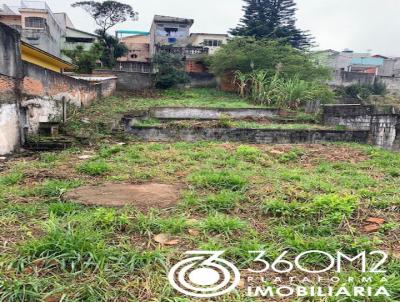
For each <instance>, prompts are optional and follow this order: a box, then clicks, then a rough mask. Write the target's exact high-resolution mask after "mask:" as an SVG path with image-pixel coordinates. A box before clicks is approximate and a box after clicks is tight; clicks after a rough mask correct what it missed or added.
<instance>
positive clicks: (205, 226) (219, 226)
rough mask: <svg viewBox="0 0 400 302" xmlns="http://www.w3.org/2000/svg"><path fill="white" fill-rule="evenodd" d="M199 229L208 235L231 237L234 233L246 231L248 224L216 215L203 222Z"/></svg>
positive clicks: (237, 219) (233, 218)
mask: <svg viewBox="0 0 400 302" xmlns="http://www.w3.org/2000/svg"><path fill="white" fill-rule="evenodd" d="M199 227H200V229H201V230H203V231H204V232H206V233H219V234H225V235H231V234H232V233H233V232H234V231H240V230H244V229H245V228H246V227H247V223H246V222H245V221H243V220H241V219H239V218H237V217H231V216H227V215H223V214H218V213H216V214H212V215H209V216H207V217H206V218H205V219H204V220H202V221H201V222H200V224H199Z"/></svg>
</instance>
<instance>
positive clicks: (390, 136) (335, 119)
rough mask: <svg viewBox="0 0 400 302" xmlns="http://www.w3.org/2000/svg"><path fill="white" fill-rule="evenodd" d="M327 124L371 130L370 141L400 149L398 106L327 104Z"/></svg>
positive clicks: (324, 114) (324, 109)
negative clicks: (378, 106) (377, 106)
mask: <svg viewBox="0 0 400 302" xmlns="http://www.w3.org/2000/svg"><path fill="white" fill-rule="evenodd" d="M323 121H324V124H325V125H340V126H346V128H347V129H352V130H365V131H369V132H370V136H369V141H370V143H371V144H373V145H377V146H379V147H382V148H385V149H390V150H399V147H400V146H399V143H398V142H397V141H400V131H398V129H399V128H400V114H399V112H398V110H397V109H396V108H393V107H383V108H376V107H374V106H364V105H325V106H324V107H323Z"/></svg>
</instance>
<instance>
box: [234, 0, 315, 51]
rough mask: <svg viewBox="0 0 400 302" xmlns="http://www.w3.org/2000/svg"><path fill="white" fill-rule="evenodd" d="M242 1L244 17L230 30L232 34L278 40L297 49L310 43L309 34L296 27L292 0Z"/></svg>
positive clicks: (294, 6) (306, 46)
mask: <svg viewBox="0 0 400 302" xmlns="http://www.w3.org/2000/svg"><path fill="white" fill-rule="evenodd" d="M244 1H245V5H244V7H243V10H244V12H245V14H244V17H243V18H242V19H241V24H239V25H238V26H237V27H236V28H235V29H232V30H231V32H230V33H231V34H232V35H234V36H249V37H255V38H257V39H262V38H268V39H273V40H280V41H282V42H283V43H288V44H290V45H292V46H293V47H295V48H299V49H305V48H308V47H309V46H311V45H312V38H311V37H310V35H309V34H308V33H307V32H304V31H301V30H300V29H298V28H296V17H295V14H296V4H295V3H294V0H244Z"/></svg>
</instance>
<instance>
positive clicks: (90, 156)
mask: <svg viewBox="0 0 400 302" xmlns="http://www.w3.org/2000/svg"><path fill="white" fill-rule="evenodd" d="M78 158H79V159H90V158H93V155H81V156H78Z"/></svg>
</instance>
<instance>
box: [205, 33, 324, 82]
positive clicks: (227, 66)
mask: <svg viewBox="0 0 400 302" xmlns="http://www.w3.org/2000/svg"><path fill="white" fill-rule="evenodd" d="M209 61H210V62H209V63H210V70H211V71H212V72H213V73H215V74H216V75H219V76H222V75H225V74H232V73H234V72H235V71H236V70H238V71H240V72H242V73H250V72H252V71H253V70H264V71H265V72H266V75H267V77H273V76H274V74H275V72H276V70H277V66H279V70H280V72H281V73H282V76H283V77H285V78H286V77H291V76H293V75H294V74H299V75H301V77H300V78H301V79H302V80H310V81H312V80H316V79H328V78H329V76H330V72H329V70H328V69H327V68H325V67H321V66H318V65H316V64H315V62H314V61H313V60H312V59H311V56H310V55H309V54H307V53H305V52H302V51H300V50H298V49H295V48H293V47H291V46H289V45H285V44H283V43H281V42H278V41H272V40H256V39H255V38H250V37H243V38H234V39H231V40H230V41H229V42H228V43H227V44H226V45H223V46H222V47H221V49H219V50H218V51H217V52H216V53H215V54H214V55H213V56H211V57H210V59H209Z"/></svg>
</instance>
